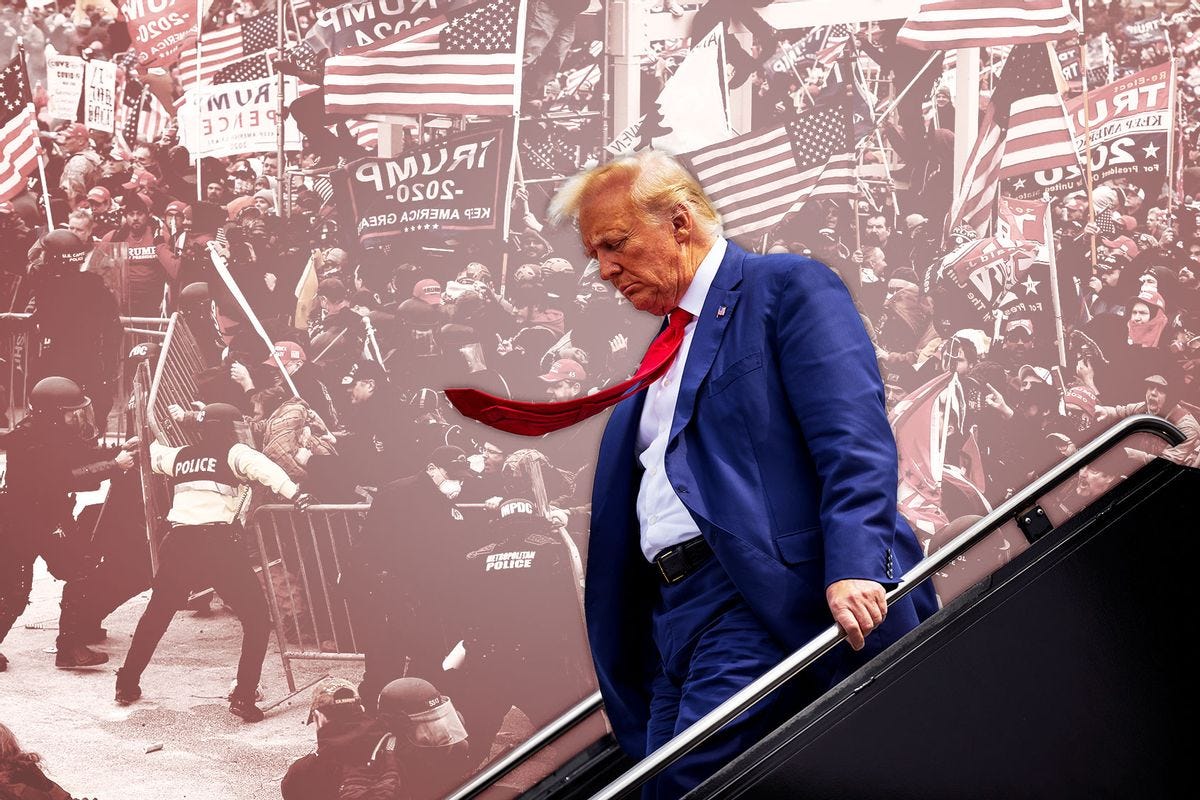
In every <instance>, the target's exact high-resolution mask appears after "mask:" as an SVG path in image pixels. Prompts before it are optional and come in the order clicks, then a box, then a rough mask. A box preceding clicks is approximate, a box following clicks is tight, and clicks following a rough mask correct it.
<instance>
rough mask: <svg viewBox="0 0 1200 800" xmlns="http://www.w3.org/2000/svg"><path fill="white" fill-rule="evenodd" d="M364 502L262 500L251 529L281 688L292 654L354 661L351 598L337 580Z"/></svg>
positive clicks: (364, 509)
mask: <svg viewBox="0 0 1200 800" xmlns="http://www.w3.org/2000/svg"><path fill="white" fill-rule="evenodd" d="M368 508H369V506H367V505H316V506H312V507H311V508H309V509H308V511H306V512H304V513H300V512H297V511H296V510H295V509H293V508H292V506H290V505H264V506H260V507H259V508H258V509H257V510H256V511H255V512H254V514H253V517H252V519H251V525H250V529H251V531H252V534H253V536H254V539H255V541H256V542H257V546H258V558H259V561H260V562H261V564H262V567H263V571H262V576H263V584H264V586H263V588H264V591H265V592H266V595H267V602H268V604H269V605H270V608H271V616H272V618H273V620H274V623H275V636H276V642H277V644H278V645H279V653H280V657H281V658H282V659H283V669H284V673H285V674H286V676H287V680H288V686H289V688H291V689H293V690H294V689H295V685H296V684H295V680H294V677H293V675H292V667H291V662H292V660H293V659H326V658H327V659H331V660H345V659H361V658H362V651H361V648H360V642H359V638H358V637H357V636H356V635H355V631H354V625H353V623H352V616H351V610H350V600H349V598H348V597H347V596H346V593H345V592H344V591H343V589H342V587H340V586H339V585H338V577H339V575H341V572H342V568H343V565H345V564H346V563H347V559H348V557H349V553H350V549H351V547H353V545H354V539H355V536H356V535H357V534H358V530H359V527H360V526H361V524H362V519H363V517H364V516H365V514H366V512H367V510H368Z"/></svg>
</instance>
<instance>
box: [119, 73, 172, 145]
mask: <svg viewBox="0 0 1200 800" xmlns="http://www.w3.org/2000/svg"><path fill="white" fill-rule="evenodd" d="M171 116H172V115H171V114H170V113H168V112H167V110H166V109H165V108H163V104H162V103H161V102H159V99H158V98H157V97H155V96H154V92H152V91H150V87H148V86H146V85H145V84H143V83H142V82H141V81H138V80H136V79H133V78H129V79H127V81H126V83H125V98H124V100H123V101H122V103H121V107H120V108H118V109H117V125H119V126H120V128H121V135H122V136H123V137H124V138H125V142H126V144H128V145H129V146H131V147H132V146H133V145H134V144H135V143H136V142H146V143H150V142H155V141H158V139H159V138H160V137H161V136H162V134H163V131H164V130H165V129H166V127H167V123H168V122H169V121H170V119H171Z"/></svg>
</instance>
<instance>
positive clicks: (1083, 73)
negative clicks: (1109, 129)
mask: <svg viewBox="0 0 1200 800" xmlns="http://www.w3.org/2000/svg"><path fill="white" fill-rule="evenodd" d="M1080 2H1081V3H1082V0H1080ZM1080 13H1082V8H1081V9H1080ZM1079 78H1080V81H1081V84H1082V86H1083V156H1084V165H1083V168H1084V172H1085V175H1086V178H1087V202H1088V224H1089V225H1095V223H1096V209H1095V206H1093V204H1092V188H1093V185H1094V177H1093V175H1092V108H1091V104H1090V102H1089V100H1088V66H1087V39H1085V38H1084V32H1083V29H1082V28H1080V31H1079ZM1090 238H1091V241H1092V245H1091V253H1092V270H1093V271H1095V269H1096V234H1094V233H1093V234H1092V235H1091V237H1090Z"/></svg>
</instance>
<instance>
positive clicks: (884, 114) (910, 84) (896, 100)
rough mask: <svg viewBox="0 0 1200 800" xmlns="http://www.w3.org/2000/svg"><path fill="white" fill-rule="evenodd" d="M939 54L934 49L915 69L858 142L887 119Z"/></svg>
mask: <svg viewBox="0 0 1200 800" xmlns="http://www.w3.org/2000/svg"><path fill="white" fill-rule="evenodd" d="M940 55H942V53H941V51H940V50H935V51H934V53H933V55H931V56H930V57H929V60H928V61H926V62H925V64H924V65H923V66H922V67H921V68H920V69H919V70H917V74H916V75H914V76H913V78H912V80H911V81H909V82H908V85H907V86H905V87H904V89H902V90H901V91H900V94H898V95H896V96H895V97H894V98H892V102H891V103H890V104H889V105H888V106H887V108H885V109H884V110H883V111H880V112H879V114H877V115H876V117H875V120H876V122H875V125H874V126H872V128H871V131H870V133H867V134H866V135H864V136H863V137H862V139H860V140H859V142H858V143H859V144H861V143H862V142H865V141H866V140H867V139H869V138H871V135H872V134H874V133H875V128H877V127H879V125H881V124H882V123H883V120H885V119H887V118H888V115H889V114H891V113H892V112H893V111H895V110H896V106H898V105H900V101H901V100H903V99H904V96H905V95H907V94H908V93H909V91H910V90H911V89H912V88H913V86H915V85H916V83H917V81H919V80H920V79H921V76H922V75H924V74H925V70H927V69H929V65H930V64H932V63H933V60H934V59H935V58H937V57H938V56H940Z"/></svg>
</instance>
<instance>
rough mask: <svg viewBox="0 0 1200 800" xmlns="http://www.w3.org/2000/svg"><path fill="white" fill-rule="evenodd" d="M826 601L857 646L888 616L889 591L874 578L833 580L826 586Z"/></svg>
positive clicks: (860, 648) (862, 643) (850, 639)
mask: <svg viewBox="0 0 1200 800" xmlns="http://www.w3.org/2000/svg"><path fill="white" fill-rule="evenodd" d="M825 601H826V602H827V603H828V604H829V611H830V612H831V613H832V614H833V619H834V621H835V622H837V624H838V625H839V626H841V628H842V630H843V631H845V633H846V641H848V642H849V643H850V646H851V647H852V648H854V649H855V650H862V649H863V645H864V644H865V643H866V638H867V634H869V633H870V632H871V631H873V630H875V629H876V628H878V627H879V626H880V625H881V624H883V620H884V618H885V617H886V616H887V593H886V592H884V590H883V586H882V585H881V584H878V583H876V582H875V581H868V580H859V579H857V578H847V579H846V580H841V581H837V582H836V583H831V584H829V587H828V588H827V589H826V590H825Z"/></svg>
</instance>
